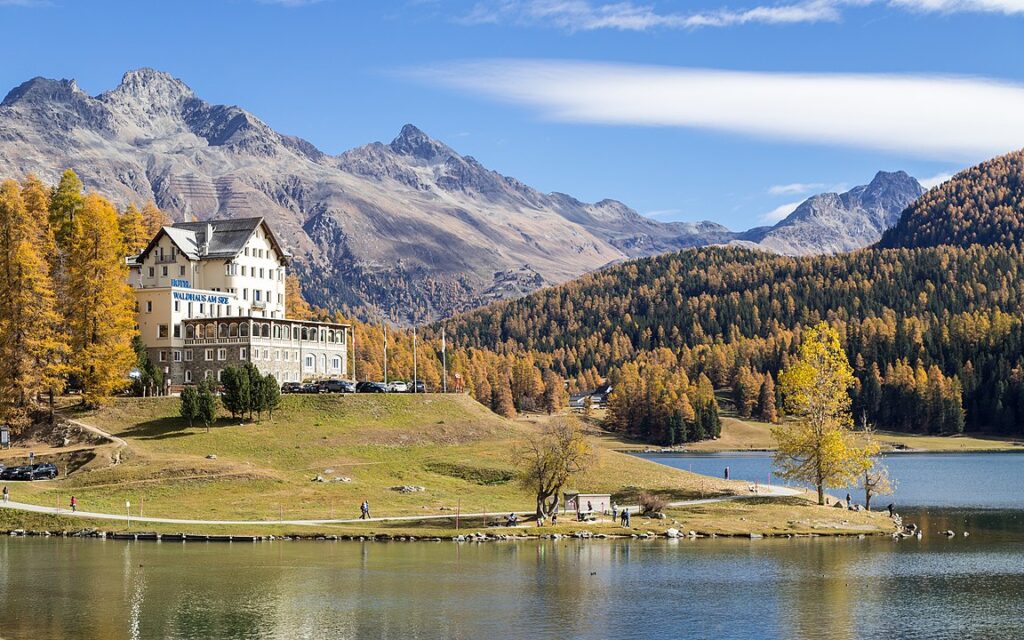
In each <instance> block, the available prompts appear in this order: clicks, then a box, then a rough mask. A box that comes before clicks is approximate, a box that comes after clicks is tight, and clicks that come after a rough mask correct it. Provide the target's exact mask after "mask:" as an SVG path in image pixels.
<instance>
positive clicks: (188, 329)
mask: <svg viewBox="0 0 1024 640" xmlns="http://www.w3.org/2000/svg"><path fill="white" fill-rule="evenodd" d="M195 337H196V328H195V326H194V325H191V324H187V325H185V339H186V340H192V339H194V338H195Z"/></svg>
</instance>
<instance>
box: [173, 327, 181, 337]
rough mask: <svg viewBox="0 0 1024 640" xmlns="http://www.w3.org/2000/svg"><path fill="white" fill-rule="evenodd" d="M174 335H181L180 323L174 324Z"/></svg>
mask: <svg viewBox="0 0 1024 640" xmlns="http://www.w3.org/2000/svg"><path fill="white" fill-rule="evenodd" d="M174 337H175V338H180V337H181V325H180V324H176V325H174Z"/></svg>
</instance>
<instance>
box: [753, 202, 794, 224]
mask: <svg viewBox="0 0 1024 640" xmlns="http://www.w3.org/2000/svg"><path fill="white" fill-rule="evenodd" d="M802 202H803V201H802V200H797V201H796V202H787V203H786V204H780V205H779V206H777V207H775V208H774V209H772V210H771V211H768V212H766V213H762V214H761V216H760V220H761V222H763V223H764V224H775V223H776V222H779V221H780V220H783V219H785V217H786V216H788V215H789V214H791V213H793V211H794V210H795V209H796V208H797V207H799V206H800V204H801V203H802Z"/></svg>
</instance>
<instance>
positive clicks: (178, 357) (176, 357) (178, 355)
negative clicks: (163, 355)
mask: <svg viewBox="0 0 1024 640" xmlns="http://www.w3.org/2000/svg"><path fill="white" fill-rule="evenodd" d="M174 361H175V362H181V352H180V351H175V352H174Z"/></svg>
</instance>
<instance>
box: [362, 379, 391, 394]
mask: <svg viewBox="0 0 1024 640" xmlns="http://www.w3.org/2000/svg"><path fill="white" fill-rule="evenodd" d="M356 392H357V393H387V392H388V388H387V385H385V384H384V383H383V382H370V381H369V380H363V381H362V382H360V383H359V384H357V385H356Z"/></svg>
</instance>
